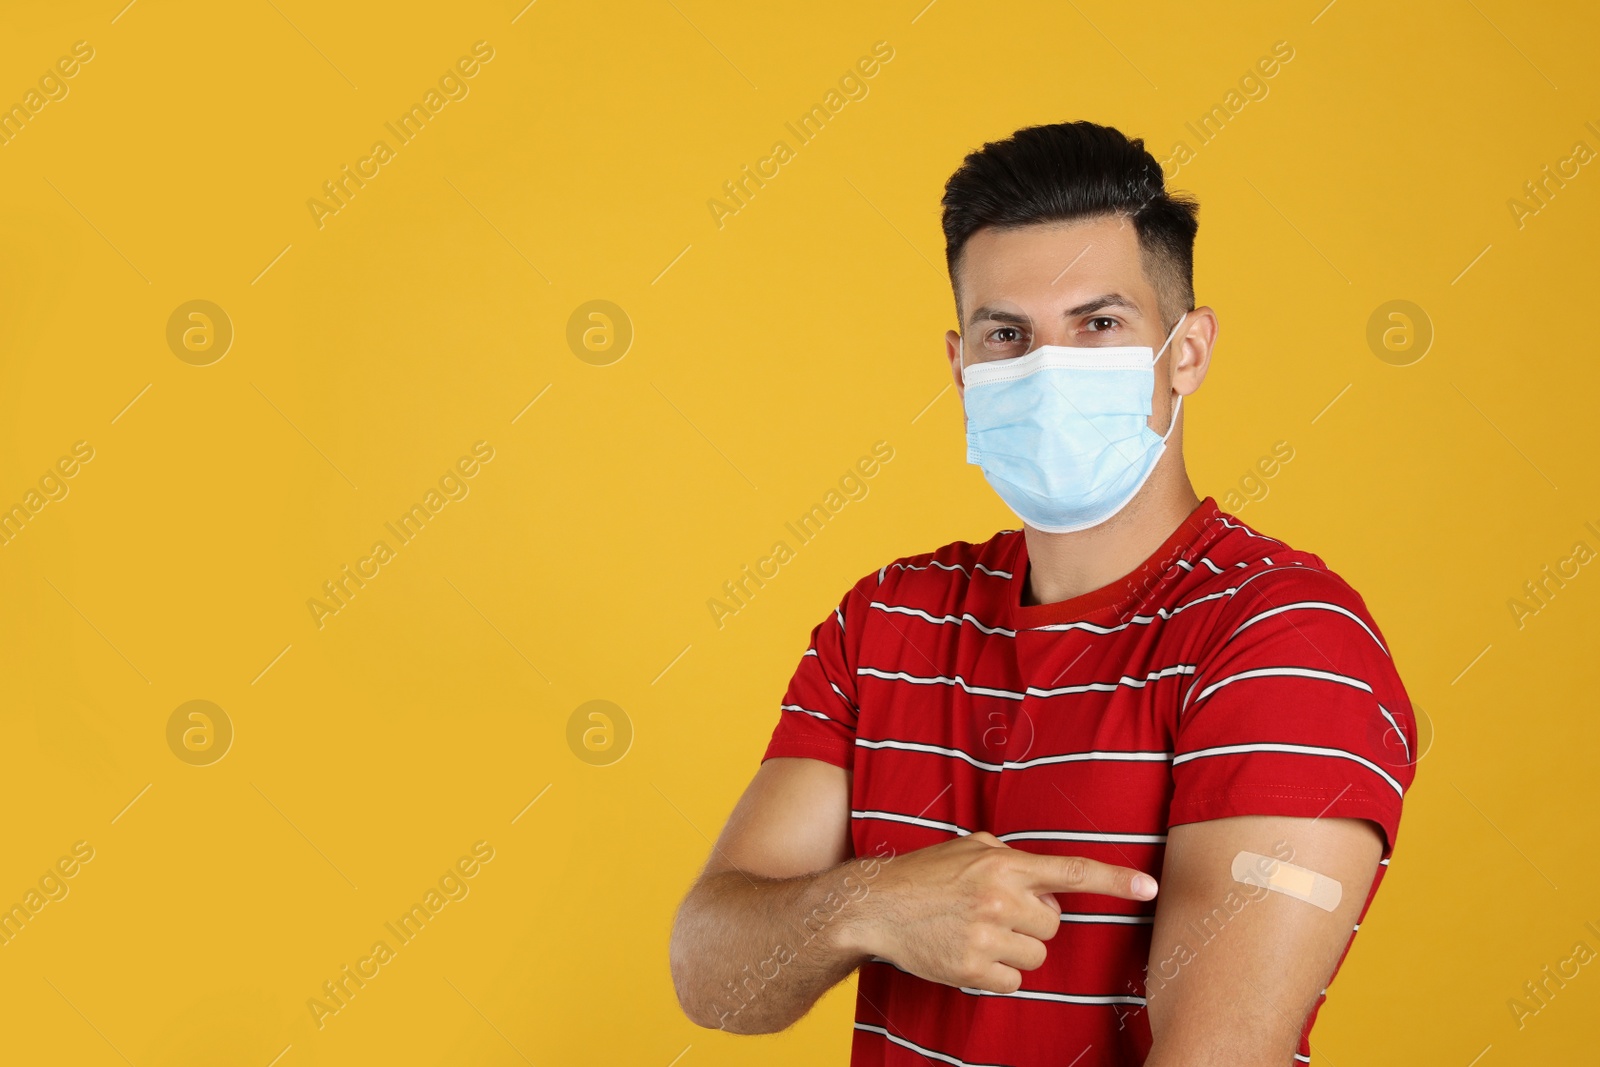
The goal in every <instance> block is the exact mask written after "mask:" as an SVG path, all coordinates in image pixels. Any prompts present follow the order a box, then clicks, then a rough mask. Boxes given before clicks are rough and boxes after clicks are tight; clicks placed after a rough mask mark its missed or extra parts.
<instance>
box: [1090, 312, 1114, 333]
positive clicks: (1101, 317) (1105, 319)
mask: <svg viewBox="0 0 1600 1067" xmlns="http://www.w3.org/2000/svg"><path fill="white" fill-rule="evenodd" d="M1097 322H1109V323H1111V324H1112V325H1113V326H1117V325H1121V324H1120V323H1118V322H1117V320H1116V319H1114V318H1112V317H1111V316H1110V315H1096V316H1095V317H1094V318H1092V319H1090V320H1089V323H1090V325H1091V327H1092V326H1093V324H1094V323H1097ZM1090 332H1091V333H1104V332H1105V331H1104V330H1093V329H1092V330H1091V331H1090Z"/></svg>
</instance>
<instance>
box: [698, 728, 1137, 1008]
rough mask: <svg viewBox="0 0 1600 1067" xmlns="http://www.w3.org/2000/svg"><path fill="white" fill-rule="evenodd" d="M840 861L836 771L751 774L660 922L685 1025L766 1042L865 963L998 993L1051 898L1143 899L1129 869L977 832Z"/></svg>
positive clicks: (1049, 933)
mask: <svg viewBox="0 0 1600 1067" xmlns="http://www.w3.org/2000/svg"><path fill="white" fill-rule="evenodd" d="M852 851H853V850H852V846H851V840H850V776H849V774H848V772H846V771H844V770H842V769H840V768H838V767H835V766H832V765H831V764H827V763H823V762H821V761H818V760H809V759H792V758H775V759H770V760H767V761H766V762H765V763H763V764H762V766H761V769H760V770H759V771H758V772H757V773H756V776H755V778H754V779H753V780H752V781H751V783H750V786H749V788H748V789H746V791H745V794H744V796H743V797H741V798H740V800H739V803H738V805H737V806H736V807H735V808H734V811H733V814H732V815H731V816H730V817H729V819H728V825H727V826H726V827H724V829H723V831H722V835H721V838H720V840H719V841H718V842H717V845H716V846H715V848H714V849H713V851H712V856H711V859H710V861H709V862H708V863H707V865H706V870H705V872H704V873H702V874H701V876H700V878H699V880H698V881H696V883H695V885H694V886H693V888H691V889H690V891H689V894H688V896H687V897H686V898H685V899H684V901H683V904H682V905H681V906H680V907H679V910H678V915H677V919H676V921H675V923H674V924H673V930H672V939H671V965H672V977H673V983H674V985H675V986H676V988H677V992H678V1002H679V1004H681V1005H682V1006H683V1010H684V1013H685V1014H686V1015H688V1017H689V1018H690V1019H691V1020H693V1021H694V1022H696V1023H698V1024H700V1025H701V1026H706V1027H717V1028H720V1029H725V1030H728V1031H731V1032H734V1033H744V1034H758V1033H774V1032H776V1031H779V1030H782V1029H785V1028H786V1027H788V1026H789V1025H791V1024H792V1023H794V1022H795V1021H796V1020H797V1019H799V1018H800V1017H801V1016H803V1015H804V1014H805V1013H806V1012H807V1011H809V1010H810V1008H811V1005H812V1004H814V1003H815V1002H816V1001H817V999H818V998H819V997H821V996H822V994H823V993H825V992H827V990H828V989H830V988H832V987H833V986H834V985H835V984H836V983H838V982H839V981H840V980H841V979H842V978H844V977H845V975H847V974H849V973H850V972H851V971H853V970H855V969H856V968H857V967H859V966H860V965H861V964H862V963H863V962H864V961H865V960H867V959H868V958H870V957H871V956H881V957H883V958H884V959H888V960H892V961H893V962H894V963H895V964H896V965H898V966H900V967H901V968H903V969H905V970H907V971H909V972H911V973H912V974H915V975H917V976H918V977H921V978H924V979H927V980H928V981H933V982H940V983H943V984H945V985H952V986H976V987H978V988H982V989H988V990H991V991H993V992H998V993H1012V992H1015V991H1016V990H1017V989H1018V988H1019V987H1020V985H1021V981H1022V976H1021V972H1022V971H1025V970H1032V969H1034V968H1037V967H1038V966H1040V965H1041V964H1042V963H1043V962H1044V959H1045V945H1044V942H1046V941H1048V940H1050V939H1051V938H1053V937H1054V936H1055V935H1056V932H1057V931H1058V930H1059V929H1060V926H1061V906H1060V903H1059V902H1058V901H1057V900H1056V897H1055V894H1056V893H1058V892H1059V893H1066V892H1083V893H1102V894H1107V895H1114V896H1119V897H1123V898H1126V899H1131V900H1148V899H1150V897H1152V896H1153V895H1154V894H1155V883H1154V882H1153V881H1149V885H1148V886H1147V887H1139V886H1138V885H1137V882H1136V880H1137V879H1143V878H1144V876H1142V875H1140V874H1139V872H1137V871H1134V870H1131V869H1129V868H1126V867H1114V866H1111V865H1109V864H1104V863H1100V862H1097V861H1095V860H1090V859H1086V858H1083V857H1077V856H1055V855H1039V854H1035V853H1031V852H1026V851H1023V850H1020V849H1013V848H1010V847H1009V846H1007V845H1005V844H1004V843H1003V842H1001V841H999V840H998V839H996V838H995V837H994V835H993V834H989V833H986V832H982V831H980V832H977V833H972V834H968V835H965V836H961V837H955V838H951V839H950V840H947V841H941V842H939V843H938V844H935V845H930V846H928V847H926V848H920V849H916V850H913V851H910V852H907V853H905V854H903V855H895V854H894V852H893V851H892V850H890V849H887V848H885V849H884V850H883V851H882V852H880V853H877V854H873V855H866V856H860V857H852ZM1145 880H1147V881H1148V879H1145Z"/></svg>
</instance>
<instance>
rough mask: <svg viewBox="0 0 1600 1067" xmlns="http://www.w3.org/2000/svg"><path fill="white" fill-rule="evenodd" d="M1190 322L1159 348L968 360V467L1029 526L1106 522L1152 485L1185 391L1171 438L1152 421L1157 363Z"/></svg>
mask: <svg viewBox="0 0 1600 1067" xmlns="http://www.w3.org/2000/svg"><path fill="white" fill-rule="evenodd" d="M1187 318H1188V312H1184V315H1183V318H1180V319H1179V320H1178V323H1177V325H1176V326H1174V327H1173V328H1172V333H1170V334H1168V335H1167V339H1166V341H1165V342H1164V343H1163V344H1162V345H1161V351H1160V352H1155V353H1152V352H1151V350H1150V348H1149V347H1148V346H1134V345H1128V346H1118V347H1114V348H1070V347H1065V346H1062V345H1041V346H1040V347H1038V348H1036V349H1034V350H1033V351H1032V352H1029V353H1028V354H1027V355H1025V356H1017V357H1015V358H1012V359H997V360H990V361H988V362H984V363H974V364H972V365H971V366H967V365H965V364H964V363H963V366H962V369H961V380H962V384H963V387H964V390H965V397H966V409H967V462H968V463H974V464H977V465H978V466H979V467H980V468H982V470H983V476H984V477H985V478H987V479H988V480H989V484H990V485H991V486H993V487H994V491H995V492H996V493H998V494H1000V499H1002V500H1004V501H1005V502H1006V504H1007V506H1009V507H1010V508H1011V510H1012V511H1014V512H1016V513H1017V515H1018V517H1020V518H1021V519H1022V520H1023V521H1024V522H1026V523H1027V524H1028V525H1029V526H1032V527H1034V528H1036V529H1039V530H1043V531H1045V532H1046V533H1073V532H1075V531H1077V530H1084V529H1088V528H1089V527H1091V526H1098V525H1100V524H1101V523H1102V522H1105V521H1106V520H1107V519H1109V518H1110V517H1111V516H1113V515H1115V514H1116V513H1117V512H1119V511H1121V510H1122V509H1123V508H1124V507H1126V506H1127V504H1128V501H1130V500H1132V499H1133V498H1134V496H1135V495H1136V494H1137V493H1138V492H1139V489H1140V488H1141V487H1142V486H1143V485H1144V483H1145V481H1146V480H1148V479H1149V477H1150V472H1151V471H1153V470H1155V468H1156V463H1157V461H1158V460H1160V459H1161V455H1162V453H1163V452H1165V451H1166V448H1167V438H1168V437H1169V436H1170V435H1171V434H1172V427H1173V426H1176V425H1177V423H1178V411H1179V409H1180V408H1181V407H1182V405H1183V397H1182V396H1181V395H1180V396H1179V397H1178V400H1177V403H1176V404H1175V405H1174V407H1173V409H1172V420H1171V422H1169V423H1168V425H1167V432H1166V433H1164V434H1159V435H1158V434H1157V433H1156V432H1155V431H1154V430H1152V429H1150V427H1149V426H1148V425H1147V424H1146V420H1147V419H1149V417H1150V410H1151V408H1150V405H1151V398H1152V396H1153V395H1154V393H1155V365H1156V362H1157V361H1158V360H1160V358H1161V354H1162V353H1163V352H1165V351H1166V350H1167V345H1170V344H1171V343H1172V339H1173V338H1174V337H1176V336H1177V335H1178V330H1179V328H1180V327H1181V326H1182V325H1183V323H1184V319H1187ZM962 344H963V345H964V344H965V338H963V339H962ZM962 355H963V357H964V356H965V352H964V351H963V352H962Z"/></svg>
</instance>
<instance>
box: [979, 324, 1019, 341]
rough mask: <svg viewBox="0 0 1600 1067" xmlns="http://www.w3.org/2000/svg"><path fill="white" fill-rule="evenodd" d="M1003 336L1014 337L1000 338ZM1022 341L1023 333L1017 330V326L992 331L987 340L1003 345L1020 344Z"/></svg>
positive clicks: (1002, 327)
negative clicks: (1010, 335)
mask: <svg viewBox="0 0 1600 1067" xmlns="http://www.w3.org/2000/svg"><path fill="white" fill-rule="evenodd" d="M1001 334H1012V335H1013V336H1012V337H1010V338H1007V339H1002V338H1001V337H1000V335H1001ZM1022 339H1023V337H1022V331H1021V330H1019V329H1017V328H1016V327H1015V326H1001V327H998V328H997V329H993V330H990V331H989V336H988V338H987V340H989V341H994V342H996V343H998V344H1001V345H1011V344H1020V343H1021V342H1022Z"/></svg>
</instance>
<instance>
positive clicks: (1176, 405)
mask: <svg viewBox="0 0 1600 1067" xmlns="http://www.w3.org/2000/svg"><path fill="white" fill-rule="evenodd" d="M1189 310H1190V311H1193V310H1194V309H1193V308H1190V309H1189ZM1188 317H1189V312H1188V311H1185V312H1184V313H1183V314H1182V315H1180V316H1178V321H1177V323H1176V324H1175V325H1174V326H1173V327H1172V332H1171V333H1169V334H1167V339H1166V340H1165V341H1164V342H1162V345H1161V352H1157V353H1156V355H1155V358H1154V359H1152V360H1151V361H1150V366H1152V367H1154V366H1155V365H1156V364H1157V363H1160V362H1161V354H1162V352H1165V351H1166V350H1167V345H1170V344H1171V343H1172V339H1173V338H1174V337H1176V336H1178V327H1179V326H1182V325H1183V320H1184V319H1187V318H1188ZM1181 410H1183V394H1182V393H1179V394H1178V399H1177V402H1176V403H1174V404H1173V405H1172V418H1171V419H1170V420H1168V422H1167V432H1166V433H1164V434H1162V435H1161V443H1162V444H1163V445H1164V444H1166V443H1167V438H1168V437H1171V436H1172V428H1173V427H1174V426H1176V425H1178V412H1179V411H1181Z"/></svg>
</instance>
